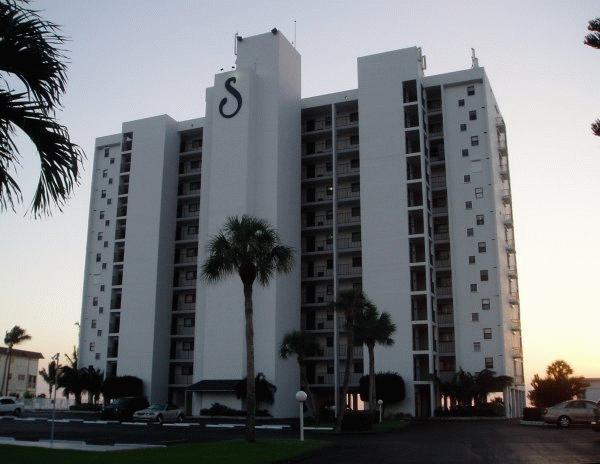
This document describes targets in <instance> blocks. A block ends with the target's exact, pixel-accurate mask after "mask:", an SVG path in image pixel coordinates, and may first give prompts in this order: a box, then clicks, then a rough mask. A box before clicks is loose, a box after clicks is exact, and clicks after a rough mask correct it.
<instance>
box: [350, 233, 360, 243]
mask: <svg viewBox="0 0 600 464" xmlns="http://www.w3.org/2000/svg"><path fill="white" fill-rule="evenodd" d="M360 239H361V237H360V232H352V241H353V242H360Z"/></svg>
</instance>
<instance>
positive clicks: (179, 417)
mask: <svg viewBox="0 0 600 464" xmlns="http://www.w3.org/2000/svg"><path fill="white" fill-rule="evenodd" d="M184 415H185V414H184V413H183V411H182V410H181V409H179V408H178V407H177V406H175V405H172V404H158V403H157V404H152V405H150V407H148V408H146V409H142V410H141V411H136V412H135V413H134V415H133V420H136V421H144V422H157V423H159V424H162V423H163V422H183V417H184Z"/></svg>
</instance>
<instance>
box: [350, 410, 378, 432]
mask: <svg viewBox="0 0 600 464" xmlns="http://www.w3.org/2000/svg"><path fill="white" fill-rule="evenodd" d="M374 422H375V418H374V415H373V413H372V412H370V411H346V413H345V414H344V419H343V420H342V432H364V431H365V430H371V428H372V427H373V424H374Z"/></svg>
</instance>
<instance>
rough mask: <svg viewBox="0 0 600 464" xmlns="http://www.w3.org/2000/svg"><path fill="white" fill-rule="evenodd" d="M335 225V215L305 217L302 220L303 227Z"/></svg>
mask: <svg viewBox="0 0 600 464" xmlns="http://www.w3.org/2000/svg"><path fill="white" fill-rule="evenodd" d="M332 224H333V215H326V214H317V215H316V216H314V218H310V217H308V216H304V217H303V218H302V227H305V228H308V227H326V226H331V225H332Z"/></svg>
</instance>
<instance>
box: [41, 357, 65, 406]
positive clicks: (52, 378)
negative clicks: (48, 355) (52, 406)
mask: <svg viewBox="0 0 600 464" xmlns="http://www.w3.org/2000/svg"><path fill="white" fill-rule="evenodd" d="M60 368H61V366H60V365H59V366H58V369H57V368H56V361H51V362H50V363H49V364H48V370H46V368H44V369H42V370H41V371H40V372H39V374H40V375H41V376H42V378H43V379H44V381H45V382H46V383H47V384H48V393H49V398H52V391H53V389H54V384H55V383H56V382H57V379H56V374H57V371H59V370H60Z"/></svg>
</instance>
